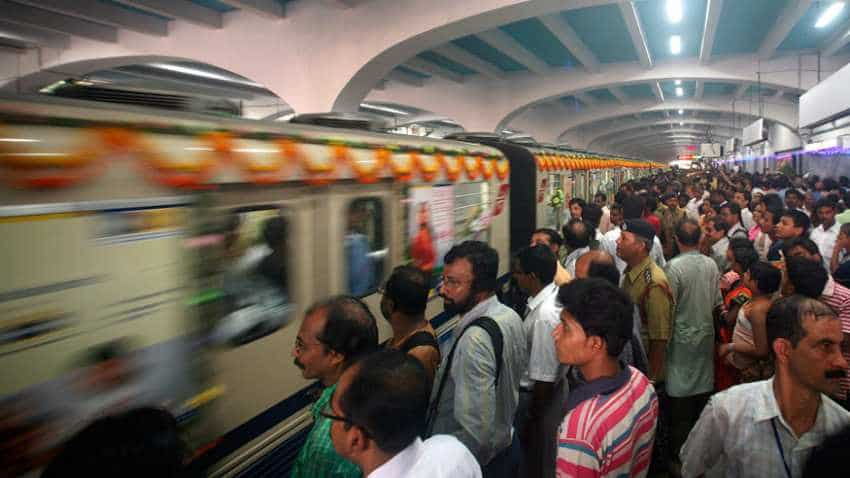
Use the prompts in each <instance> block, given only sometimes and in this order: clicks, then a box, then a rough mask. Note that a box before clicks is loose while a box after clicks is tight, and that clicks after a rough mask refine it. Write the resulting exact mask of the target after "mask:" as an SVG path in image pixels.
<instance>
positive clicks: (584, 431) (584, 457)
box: [555, 367, 658, 477]
mask: <svg viewBox="0 0 850 478" xmlns="http://www.w3.org/2000/svg"><path fill="white" fill-rule="evenodd" d="M606 383H607V384H608V385H609V386H608V387H606ZM617 385H619V386H617ZM615 387H616V388H615ZM605 388H608V390H605ZM582 389H585V390H582ZM588 389H589V392H588ZM570 393H571V394H573V395H574V396H575V395H578V396H579V397H581V398H584V399H583V400H581V398H579V400H581V401H580V402H579V403H578V404H576V405H575V407H574V408H572V409H571V410H569V411H568V412H567V414H566V416H565V417H564V421H563V422H562V423H561V428H560V430H559V431H558V442H557V443H558V458H557V462H556V465H555V474H556V476H558V477H603V476H618V477H619V476H629V477H644V476H646V474H647V472H648V471H649V462H650V457H651V456H652V443H653V440H654V438H655V425H656V421H657V420H658V397H657V396H656V395H655V389H654V388H653V387H652V384H651V383H650V382H649V379H647V378H646V376H645V375H643V374H642V373H640V372H639V371H638V370H637V369H635V368H633V367H628V368H624V369H623V370H622V371H621V373H620V375H618V376H617V377H616V378H613V379H600V380H594V381H593V382H590V383H588V384H586V385H584V386H582V387H580V388H578V389H576V390H573V391H571V392H570ZM585 397H586V398H585ZM571 401H572V400H571Z"/></svg>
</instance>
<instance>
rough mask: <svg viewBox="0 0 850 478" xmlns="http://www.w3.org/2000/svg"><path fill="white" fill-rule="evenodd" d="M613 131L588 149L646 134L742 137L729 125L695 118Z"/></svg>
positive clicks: (598, 138) (592, 143) (601, 137)
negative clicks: (674, 133) (668, 133)
mask: <svg viewBox="0 0 850 478" xmlns="http://www.w3.org/2000/svg"><path fill="white" fill-rule="evenodd" d="M700 127H702V128H700ZM661 128H663V129H661ZM612 129H614V130H615V131H611V132H609V133H606V134H603V135H600V136H596V137H594V138H593V139H592V140H590V142H589V143H588V149H590V150H594V148H596V147H598V146H599V145H601V144H606V143H610V142H611V141H612V140H617V139H620V138H630V137H632V136H635V135H636V134H637V135H639V134H641V133H644V132H655V133H663V132H665V131H679V130H686V131H691V132H698V133H702V134H703V135H708V134H709V133H710V134H711V135H712V136H717V135H718V134H726V135H729V136H740V135H741V128H733V127H730V126H729V125H728V124H722V123H720V122H712V121H705V120H703V121H700V122H695V121H694V120H693V118H683V119H681V120H679V119H673V118H671V119H670V120H668V121H658V122H656V123H653V124H649V125H647V124H644V125H638V126H629V127H620V128H612Z"/></svg>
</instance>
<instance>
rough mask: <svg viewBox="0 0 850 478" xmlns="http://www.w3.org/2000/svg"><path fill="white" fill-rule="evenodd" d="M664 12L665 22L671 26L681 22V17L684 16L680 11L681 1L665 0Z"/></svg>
mask: <svg viewBox="0 0 850 478" xmlns="http://www.w3.org/2000/svg"><path fill="white" fill-rule="evenodd" d="M666 10H667V21H669V22H670V23H673V24H675V23H679V22H681V21H682V17H684V16H685V13H684V11H683V10H682V0H667V6H666Z"/></svg>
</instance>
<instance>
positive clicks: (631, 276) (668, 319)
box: [623, 257, 674, 350]
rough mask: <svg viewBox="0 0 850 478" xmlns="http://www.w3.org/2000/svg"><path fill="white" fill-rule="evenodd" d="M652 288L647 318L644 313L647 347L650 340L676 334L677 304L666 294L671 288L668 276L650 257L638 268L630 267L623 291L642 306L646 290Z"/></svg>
mask: <svg viewBox="0 0 850 478" xmlns="http://www.w3.org/2000/svg"><path fill="white" fill-rule="evenodd" d="M647 288H650V291H649V294H648V295H647V296H646V300H645V301H644V303H643V307H644V310H645V312H646V317H643V314H641V315H642V316H641V336H642V337H641V338H642V339H643V347H644V350H649V341H650V340H670V337H671V336H672V334H673V307H674V303H673V302H672V300H671V297H670V296H669V295H667V293H665V292H664V291H665V290H668V291H669V289H670V285H669V283H668V282H667V276H666V275H665V274H664V271H663V270H661V268H660V267H658V266H657V265H655V263H654V262H652V261H651V260H650V259H649V257H647V258H645V259H644V260H643V261H641V263H640V264H638V265H637V266H636V267H630V268H627V269H626V273H625V277H623V290H625V291H626V293H627V294H629V297H631V299H632V301H633V302H634V303H635V305H636V306H637V307H638V310H640V308H641V300H642V299H643V298H644V295H645V294H644V291H645V290H646V289H647Z"/></svg>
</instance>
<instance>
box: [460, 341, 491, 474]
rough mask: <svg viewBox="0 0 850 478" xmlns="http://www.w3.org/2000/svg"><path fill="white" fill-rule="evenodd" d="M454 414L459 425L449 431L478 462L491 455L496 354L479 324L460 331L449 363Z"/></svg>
mask: <svg viewBox="0 0 850 478" xmlns="http://www.w3.org/2000/svg"><path fill="white" fill-rule="evenodd" d="M451 373H452V378H453V379H454V382H455V390H454V392H455V393H454V398H453V400H454V418H455V421H456V422H457V423H458V425H459V428H458V430H457V431H456V432H453V433H452V434H453V435H455V437H456V438H457V439H458V440H460V441H461V443H463V444H464V445H466V447H467V448H468V449H469V451H470V452H472V454H473V455H475V458H476V459H477V460H478V462H479V463H482V464H486V463H487V462H489V461H490V460H491V459H492V458H493V452H494V450H492V449H491V448H490V445H489V441H490V437H491V436H492V435H493V424H494V422H495V419H496V387H495V379H496V354H495V352H494V351H493V345H492V344H491V342H490V336H489V335H488V334H487V332H486V331H485V330H484V329H482V328H481V327H472V328H470V329H469V330H467V331H466V333H465V334H463V337H461V339H460V342H459V343H458V349H457V351H456V352H455V358H454V363H453V364H452V370H451Z"/></svg>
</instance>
